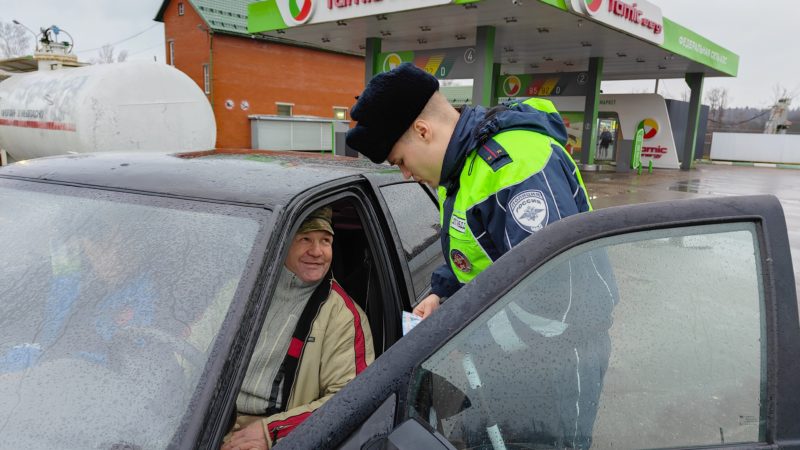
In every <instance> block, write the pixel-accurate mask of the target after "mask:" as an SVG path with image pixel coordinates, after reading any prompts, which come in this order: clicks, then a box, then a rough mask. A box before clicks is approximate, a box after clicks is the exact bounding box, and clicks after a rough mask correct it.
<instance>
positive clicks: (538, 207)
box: [508, 189, 550, 233]
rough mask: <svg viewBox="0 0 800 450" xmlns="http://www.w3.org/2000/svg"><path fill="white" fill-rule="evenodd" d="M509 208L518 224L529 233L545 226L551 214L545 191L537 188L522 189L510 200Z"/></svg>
mask: <svg viewBox="0 0 800 450" xmlns="http://www.w3.org/2000/svg"><path fill="white" fill-rule="evenodd" d="M508 210H509V211H511V215H512V216H513V217H514V221H515V222H517V225H519V226H520V228H522V229H523V230H525V231H527V232H528V233H535V232H537V231H539V230H541V229H542V228H544V226H545V225H547V219H548V217H549V215H550V211H549V210H548V207H547V200H546V199H545V197H544V193H543V192H542V191H539V190H536V189H531V190H527V191H522V192H520V193H518V194H517V195H515V196H514V197H512V198H511V200H510V201H509V202H508Z"/></svg>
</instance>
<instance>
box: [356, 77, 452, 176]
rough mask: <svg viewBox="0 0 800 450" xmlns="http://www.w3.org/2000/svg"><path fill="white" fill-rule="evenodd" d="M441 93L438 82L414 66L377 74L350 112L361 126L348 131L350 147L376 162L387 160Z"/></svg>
mask: <svg viewBox="0 0 800 450" xmlns="http://www.w3.org/2000/svg"><path fill="white" fill-rule="evenodd" d="M438 90H439V81H438V80H437V79H436V78H435V77H434V76H433V75H431V74H429V73H427V72H425V71H424V70H422V69H419V68H417V67H416V66H414V65H413V64H411V63H403V64H401V65H400V66H398V67H396V68H395V69H392V70H390V71H389V72H384V73H381V74H378V75H376V76H375V77H374V78H373V79H372V80H370V81H369V83H368V84H367V87H366V88H365V89H364V92H362V93H361V95H360V96H359V97H358V101H357V102H356V104H355V106H353V108H352V109H351V110H350V117H351V118H352V119H353V120H356V121H358V124H357V125H356V126H355V128H352V129H350V131H348V132H347V145H348V146H350V147H351V148H353V149H355V150H357V151H358V152H359V153H361V154H362V155H364V156H366V157H368V158H369V159H371V160H372V161H373V162H376V163H382V162H384V161H386V157H387V156H388V155H389V152H391V151H392V147H394V144H395V143H396V142H397V140H398V139H400V136H402V135H403V133H405V132H406V130H408V127H410V126H411V124H412V123H413V122H414V119H416V118H417V116H419V114H420V113H421V112H422V110H423V109H424V108H425V105H426V104H427V103H428V100H430V98H431V96H433V94H434V93H435V92H436V91H438Z"/></svg>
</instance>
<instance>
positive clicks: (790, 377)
mask: <svg viewBox="0 0 800 450" xmlns="http://www.w3.org/2000/svg"><path fill="white" fill-rule="evenodd" d="M731 222H750V223H754V225H755V228H756V233H757V239H758V245H759V247H760V258H761V261H760V262H761V267H762V269H763V272H762V273H761V274H759V275H760V277H761V279H762V282H763V287H764V305H763V306H764V314H765V317H764V319H763V320H764V321H765V322H766V337H767V345H766V351H767V355H766V358H767V379H766V382H767V389H766V391H767V397H766V401H767V402H768V405H767V408H766V410H767V417H766V420H767V425H766V427H767V430H766V433H765V437H766V440H767V442H766V443H758V444H752V445H750V444H748V445H745V447H751V448H758V447H770V446H773V445H775V444H780V443H781V442H783V443H786V444H787V445H788V444H790V443H791V442H793V441H794V442H796V441H797V439H800V421H796V420H795V417H794V415H795V413H796V411H797V410H800V378H798V377H796V374H797V373H800V361H798V360H797V358H796V357H795V355H796V354H798V353H800V328H799V327H798V310H797V294H796V292H795V284H794V273H793V271H792V262H791V254H790V250H789V248H790V247H789V242H788V234H787V229H786V221H785V217H784V214H783V210H782V208H781V206H780V202H779V201H778V200H777V198H775V197H774V196H766V195H759V196H746V197H724V198H703V199H691V200H673V201H666V202H657V203H649V204H640V205H628V206H620V207H612V208H606V209H601V210H596V211H593V212H590V213H585V214H578V215H575V216H571V217H568V218H565V219H563V220H561V221H559V222H556V223H554V224H552V225H549V226H548V227H546V228H544V229H543V230H541V231H540V232H538V233H537V235H535V236H533V237H531V238H529V239H527V240H525V241H523V242H522V243H521V244H520V245H518V246H517V247H515V248H514V249H512V250H511V251H510V252H508V253H507V254H506V255H504V256H503V257H502V258H501V259H499V260H498V261H497V262H495V264H494V265H492V266H490V267H489V268H488V269H486V270H485V271H484V272H483V273H482V274H481V275H479V276H478V277H476V278H475V280H473V281H472V282H471V283H468V284H467V285H466V286H464V287H463V288H462V289H461V290H460V291H459V292H458V293H456V294H455V295H454V296H453V297H452V299H451V300H450V301H448V302H447V303H445V304H444V305H443V306H442V308H440V311H438V312H437V313H435V314H433V315H432V316H431V317H430V318H428V319H426V320H425V321H423V322H422V323H421V324H420V325H418V326H417V327H416V328H415V329H414V330H413V331H412V332H411V333H410V334H409V335H407V336H406V337H405V338H404V339H403V340H402V341H401V342H399V343H398V344H396V345H395V346H394V347H392V348H390V349H389V350H388V351H387V352H386V353H385V356H382V357H381V358H379V359H378V360H377V361H376V362H375V364H374V365H372V366H370V367H368V368H367V370H366V371H364V372H363V373H362V374H361V376H360V379H357V380H355V381H354V382H353V383H351V384H350V385H348V386H346V387H345V389H343V390H342V391H341V392H340V393H339V394H338V396H337V397H335V398H333V399H331V401H329V402H328V403H326V404H325V405H324V406H323V408H324V412H325V413H323V414H317V415H316V417H312V418H310V419H309V420H307V421H306V422H305V423H303V424H302V425H301V426H300V427H299V428H298V430H296V431H295V432H294V433H293V434H290V435H289V436H288V437H287V438H286V442H285V444H284V445H286V447H283V446H282V445H281V444H282V443H279V446H278V448H291V447H299V448H331V447H335V446H336V445H338V443H339V442H343V441H344V440H345V439H347V437H348V436H349V435H350V434H351V433H352V431H353V430H355V429H356V428H357V427H358V426H359V424H361V423H363V422H364V421H365V420H366V419H367V418H368V417H369V416H370V415H371V414H372V413H373V412H374V411H375V410H376V409H377V407H378V406H380V404H381V403H382V402H383V401H384V400H385V399H386V398H388V396H390V395H392V394H397V398H398V402H397V414H396V419H395V420H396V422H395V425H397V424H400V423H402V422H403V421H405V420H407V419H408V418H409V414H408V404H409V401H411V400H412V399H410V398H409V395H410V389H409V388H410V386H411V382H412V380H411V376H412V374H413V373H414V371H415V370H416V368H417V367H419V365H420V364H421V363H422V362H424V361H425V360H426V359H427V358H428V357H429V356H431V355H432V354H433V353H434V352H435V351H437V350H438V349H439V348H440V347H442V346H443V345H444V344H445V343H446V342H447V341H449V340H450V339H452V337H453V336H455V335H456V334H458V333H459V332H460V331H461V330H462V329H463V328H464V327H466V326H467V325H468V324H469V323H471V322H472V321H473V320H474V319H475V318H476V317H478V316H479V315H480V314H481V313H482V312H483V311H485V310H486V309H487V308H488V307H490V306H491V305H492V304H494V303H495V302H496V301H498V299H500V298H503V296H504V295H505V294H506V293H507V292H508V291H509V290H511V289H512V288H513V286H515V285H516V284H517V283H518V282H519V280H521V279H522V278H524V277H526V276H528V275H530V274H531V273H532V272H534V271H535V270H538V268H539V267H541V266H542V265H543V264H545V263H547V262H548V261H550V260H552V259H553V258H555V257H556V256H558V255H560V254H562V253H564V252H566V251H568V250H570V249H572V248H574V247H576V246H578V245H581V244H584V243H587V242H591V241H594V240H597V239H601V238H605V237H610V236H616V235H621V234H627V233H631V232H639V231H648V230H657V229H664V228H679V227H685V226H697V225H709V224H719V223H731ZM779 330H780V333H778V331H779ZM344 409H346V410H347V416H346V417H342V415H341V414H339V413H337V411H339V410H344ZM704 448H713V446H712V447H704Z"/></svg>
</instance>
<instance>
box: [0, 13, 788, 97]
mask: <svg viewBox="0 0 800 450" xmlns="http://www.w3.org/2000/svg"><path fill="white" fill-rule="evenodd" d="M651 1H653V2H654V3H656V4H657V5H658V6H660V7H661V10H662V12H663V14H664V16H666V17H668V18H670V19H671V20H673V21H675V22H678V23H679V24H681V25H683V26H685V27H687V28H689V29H691V30H693V31H695V32H697V33H699V34H701V35H702V36H704V37H706V38H708V39H710V40H711V41H713V42H716V43H717V44H719V45H721V46H723V47H725V48H727V49H728V50H731V51H733V52H734V53H736V54H738V55H739V57H740V61H739V76H738V77H737V78H708V79H706V81H705V84H704V90H705V92H708V90H709V89H712V88H714V87H723V88H726V89H727V90H728V98H729V102H728V103H729V105H730V106H754V107H767V106H770V104H771V102H772V100H773V99H774V93H773V91H774V88H775V86H776V85H778V84H780V85H781V86H782V87H784V88H786V89H788V90H789V91H790V92H791V93H795V94H799V95H798V96H797V97H796V98H795V102H794V103H795V104H794V105H793V106H795V107H800V49H798V48H797V47H796V46H795V47H792V45H796V44H797V42H798V39H797V28H798V26H800V2H798V1H797V0H771V1H764V0H761V1H752V0H741V1H730V0H651ZM161 3H162V1H161V0H69V1H64V0H59V1H56V0H0V21H4V22H10V21H11V20H12V19H16V20H18V21H20V22H21V23H23V24H25V25H26V26H27V27H28V28H31V29H33V30H35V31H38V29H39V27H44V26H49V25H53V24H55V25H58V26H59V27H61V28H63V29H64V30H66V31H67V32H69V33H70V34H71V35H72V36H73V38H74V39H75V50H76V52H77V53H78V56H79V58H80V59H81V60H90V59H92V58H94V57H97V48H99V47H101V46H103V44H115V47H116V50H117V51H120V50H127V51H128V54H129V58H128V59H146V60H153V58H156V59H157V60H158V61H160V62H164V27H163V25H162V24H161V23H158V22H154V21H153V17H155V15H156V12H158V8H159V7H160V6H161ZM654 84H655V83H654V82H653V81H652V80H651V81H642V82H606V83H603V91H604V92H606V93H617V92H618V93H628V92H641V91H644V90H648V91H649V92H652V90H653V88H654ZM685 89H686V88H685V83H684V82H683V81H682V80H681V81H678V80H669V81H663V82H661V83H660V87H659V92H660V93H661V94H662V95H664V96H666V97H671V98H680V97H681V93H682V92H683V91H684V90H685Z"/></svg>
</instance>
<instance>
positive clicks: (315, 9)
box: [247, 0, 739, 170]
mask: <svg viewBox="0 0 800 450" xmlns="http://www.w3.org/2000/svg"><path fill="white" fill-rule="evenodd" d="M247 25H248V32H250V33H253V34H257V35H260V36H261V37H262V38H263V39H266V40H269V41H276V42H285V43H289V44H294V45H302V46H307V47H312V48H318V49H323V50H330V51H335V52H340V53H346V54H352V55H359V56H363V57H364V59H365V78H364V79H365V82H367V81H369V80H370V79H371V78H372V77H373V76H374V75H375V74H376V73H379V72H385V71H388V70H391V69H392V68H394V67H396V66H398V65H399V64H401V63H403V62H413V64H414V65H416V66H417V67H420V68H421V69H423V70H425V71H427V72H428V73H430V74H432V75H434V76H436V77H437V78H439V79H471V80H472V95H471V96H469V98H468V99H466V98H465V99H463V101H464V102H467V103H470V104H472V105H482V106H485V107H491V106H493V105H496V104H497V103H498V102H499V101H501V100H504V99H510V98H517V97H554V96H555V97H559V98H561V99H565V98H568V97H572V98H579V99H582V100H581V101H582V102H583V108H580V107H577V108H574V109H576V110H578V111H580V110H581V109H582V111H581V118H580V123H581V125H580V130H576V133H577V134H580V135H581V139H580V142H581V143H582V144H581V148H586V149H587V151H580V152H579V153H580V160H581V163H582V164H583V167H584V169H586V168H592V167H595V165H594V161H595V152H596V147H597V146H596V142H597V135H598V108H599V101H600V92H601V91H600V85H601V84H600V83H601V81H603V80H636V79H664V78H683V79H684V80H685V81H686V83H687V84H688V87H689V89H690V91H691V94H690V100H689V113H688V119H687V123H686V130H687V132H686V133H685V137H684V142H683V143H682V146H681V145H680V143H679V144H672V143H670V145H669V146H666V147H665V146H661V145H652V142H648V144H647V145H644V144H643V139H638V138H636V139H635V138H634V135H637V136H638V135H640V134H643V130H644V127H645V126H646V124H647V123H657V121H654V119H653V118H652V117H644V118H642V120H640V121H639V124H638V126H636V127H633V126H632V128H631V129H629V130H628V132H627V133H623V136H622V139H623V140H622V144H624V145H625V146H626V151H625V152H626V154H630V155H631V157H630V158H629V159H630V166H631V168H634V167H637V168H638V169H639V170H640V169H641V167H642V162H641V158H642V156H640V155H645V158H646V159H649V160H650V162H651V163H652V162H653V161H655V164H656V166H657V167H665V168H677V167H678V164H679V158H678V156H677V154H678V153H680V154H681V155H682V156H681V157H680V168H681V169H684V170H689V169H690V168H691V166H692V164H693V161H694V159H695V148H696V142H695V138H696V136H697V130H698V123H699V117H700V103H701V99H702V90H703V80H704V79H705V78H706V77H723V76H732V77H735V76H736V74H737V72H738V70H739V57H738V56H737V55H736V54H734V53H733V52H731V51H729V50H727V49H725V48H723V47H722V46H720V45H718V44H716V43H714V42H711V41H710V40H708V39H706V38H704V37H702V36H700V35H699V34H697V33H696V32H693V31H691V30H689V29H687V28H685V27H683V26H681V25H678V24H677V23H675V22H673V21H671V20H669V19H668V18H666V17H663V15H662V13H661V8H660V7H658V5H656V4H654V3H651V2H650V1H648V0H263V1H256V2H254V3H250V4H249V5H248V23H247ZM659 98H660V97H659ZM456 100H457V99H450V101H451V102H453V103H456ZM659 103H660V107H659V108H660V109H664V108H665V107H664V105H663V103H664V100H663V98H661V100H660V101H659ZM640 106H641V105H640ZM653 113H655V111H650V112H649V114H651V115H652V114H653ZM648 120H649V121H650V122H648ZM664 122H665V123H664V125H666V124H667V123H669V121H668V120H665V121H664ZM634 129H635V130H636V131H633V130H634ZM654 129H658V126H656V127H655V128H654ZM648 136H649V135H648ZM576 141H577V139H576ZM670 142H671V140H670ZM628 150H630V151H628ZM654 152H655V153H654ZM658 152H661V153H658ZM664 152H666V154H667V155H668V157H665V158H661V156H663V155H662V153H664ZM656 153H657V154H656ZM618 155H622V153H618ZM627 159H628V158H627V157H626V158H621V159H620V158H617V169H618V170H621V169H622V168H624V167H627V166H628V162H627Z"/></svg>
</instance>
